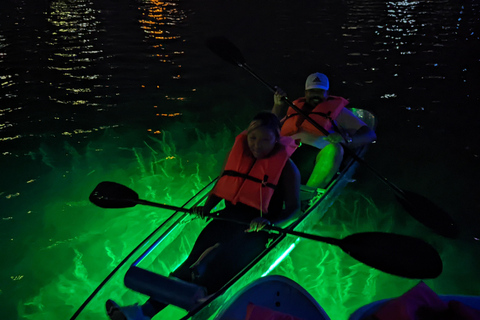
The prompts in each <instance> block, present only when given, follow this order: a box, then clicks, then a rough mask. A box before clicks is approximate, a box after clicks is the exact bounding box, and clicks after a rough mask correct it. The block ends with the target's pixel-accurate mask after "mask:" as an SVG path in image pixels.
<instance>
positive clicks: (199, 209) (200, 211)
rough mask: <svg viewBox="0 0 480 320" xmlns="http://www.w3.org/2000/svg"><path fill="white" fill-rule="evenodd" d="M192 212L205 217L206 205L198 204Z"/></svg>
mask: <svg viewBox="0 0 480 320" xmlns="http://www.w3.org/2000/svg"><path fill="white" fill-rule="evenodd" d="M190 213H191V214H193V215H195V216H197V217H199V218H201V219H203V218H204V217H205V212H204V207H203V206H198V207H193V208H192V209H191V211H190Z"/></svg>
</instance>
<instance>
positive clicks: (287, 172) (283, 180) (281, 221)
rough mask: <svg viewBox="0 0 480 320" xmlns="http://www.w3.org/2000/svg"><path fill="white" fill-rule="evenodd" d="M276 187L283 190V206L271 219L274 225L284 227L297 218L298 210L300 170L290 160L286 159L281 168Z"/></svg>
mask: <svg viewBox="0 0 480 320" xmlns="http://www.w3.org/2000/svg"><path fill="white" fill-rule="evenodd" d="M279 183H280V184H279V185H277V188H281V190H283V192H282V194H283V195H284V197H285V198H284V201H285V208H284V209H283V210H282V212H281V213H280V215H279V216H278V218H277V219H275V220H272V221H271V223H273V224H274V225H275V226H276V227H280V228H286V227H288V226H289V225H290V224H292V223H293V222H294V221H295V220H297V219H298V217H299V216H300V214H301V213H302V212H301V210H300V171H298V168H297V166H296V165H295V164H294V163H293V161H292V160H290V159H289V160H288V161H287V163H286V164H285V167H284V168H283V171H282V175H281V177H280V180H279Z"/></svg>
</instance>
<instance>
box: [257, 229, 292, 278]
mask: <svg viewBox="0 0 480 320" xmlns="http://www.w3.org/2000/svg"><path fill="white" fill-rule="evenodd" d="M297 241H298V238H297V240H295V242H297ZM295 242H294V243H292V244H291V245H290V247H288V249H287V250H285V252H284V253H282V255H281V256H280V257H278V259H277V260H275V262H274V263H273V264H272V265H271V266H270V267H269V268H268V269H267V271H265V273H264V274H262V277H265V276H266V275H268V274H269V273H270V272H271V271H272V270H273V269H275V267H276V266H277V265H278V264H279V263H280V262H282V261H283V259H285V257H286V256H287V255H288V254H289V253H290V251H292V250H293V249H294V248H295Z"/></svg>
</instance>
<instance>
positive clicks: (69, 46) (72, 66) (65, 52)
mask: <svg viewBox="0 0 480 320" xmlns="http://www.w3.org/2000/svg"><path fill="white" fill-rule="evenodd" d="M98 14H99V12H98V11H97V10H95V9H93V2H92V1H75V2H71V1H68V2H64V1H53V2H52V3H51V5H50V12H49V14H48V18H47V21H48V22H49V23H50V24H51V25H52V26H53V29H52V30H51V39H50V40H48V41H47V43H48V45H49V46H50V47H51V51H50V54H49V56H48V66H47V68H48V69H49V70H50V72H49V76H51V77H52V80H53V79H55V80H56V81H51V82H50V83H49V85H50V86H51V87H52V88H53V89H54V90H53V91H52V92H51V94H50V95H49V99H50V100H52V101H55V102H57V103H60V104H69V105H88V106H99V105H100V104H99V103H98V102H95V101H92V99H91V98H92V97H95V96H94V95H92V92H94V91H95V90H96V88H98V87H101V86H102V85H101V84H99V82H98V81H97V80H98V79H100V78H101V76H100V75H99V74H98V71H97V70H96V66H97V64H98V63H100V62H101V61H102V60H103V56H102V49H101V46H100V44H99V43H98V41H97V37H98V33H100V32H102V30H101V29H100V28H99V21H98V18H97V15H98ZM103 77H108V76H107V75H103Z"/></svg>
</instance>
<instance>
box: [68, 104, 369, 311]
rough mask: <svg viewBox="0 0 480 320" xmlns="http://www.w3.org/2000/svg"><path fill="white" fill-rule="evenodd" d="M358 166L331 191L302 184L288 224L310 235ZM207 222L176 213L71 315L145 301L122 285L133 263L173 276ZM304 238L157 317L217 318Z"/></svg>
mask: <svg viewBox="0 0 480 320" xmlns="http://www.w3.org/2000/svg"><path fill="white" fill-rule="evenodd" d="M354 112H355V113H356V114H357V115H358V116H359V117H360V118H362V119H364V121H365V122H366V123H367V124H368V125H369V126H372V127H375V123H374V121H375V119H374V117H373V115H372V114H370V113H369V112H368V111H364V110H361V109H358V110H354ZM372 121H373V123H372ZM365 152H366V148H362V149H359V150H357V155H358V156H359V157H362V156H363V155H364V153H365ZM357 166H358V163H357V162H356V161H354V160H353V159H346V160H345V161H344V163H343V165H342V169H341V172H339V173H338V174H337V176H336V177H335V178H334V179H333V180H332V182H331V183H330V184H329V186H328V187H327V188H326V189H319V190H313V192H312V190H310V189H307V188H302V191H301V192H302V198H307V199H309V200H308V205H305V206H304V207H305V208H306V209H305V210H304V211H303V214H302V216H301V217H300V218H299V219H298V220H297V221H296V222H295V223H294V224H293V225H291V226H290V227H289V228H290V229H291V230H294V231H299V232H306V233H309V232H310V231H311V229H312V227H313V226H314V225H315V224H316V223H317V222H318V221H319V220H320V219H322V217H323V216H324V214H325V213H326V212H327V210H328V208H329V207H330V206H331V205H332V204H333V203H334V201H335V199H336V198H337V197H338V196H339V195H340V194H341V191H342V190H343V189H344V187H345V186H346V185H347V184H348V183H349V182H351V181H352V175H353V174H354V171H355V169H356V167H357ZM215 182H216V179H215V180H213V181H211V182H210V183H209V184H208V185H207V186H205V187H204V188H203V189H202V190H201V191H199V192H198V193H197V194H196V195H195V196H194V197H192V198H191V199H190V200H189V201H187V202H186V203H185V204H184V205H183V207H184V208H191V207H194V206H197V205H202V203H203V202H204V201H205V200H206V198H207V196H208V194H209V192H210V191H211V189H212V188H213V186H214V185H215ZM217 209H221V208H217ZM206 224H207V222H206V221H204V220H202V219H198V218H195V217H194V216H192V215H189V214H187V213H183V212H178V211H177V212H174V213H173V214H172V215H171V216H170V217H169V218H167V219H166V220H165V221H164V222H163V223H162V224H161V225H160V226H159V227H158V228H157V229H156V230H155V231H153V232H152V233H151V234H150V235H149V236H148V237H147V238H146V239H145V240H144V241H143V242H142V243H140V244H139V245H138V246H137V247H136V248H135V249H134V251H132V252H131V253H130V254H129V255H128V256H127V257H126V258H125V259H124V260H123V261H122V262H121V263H120V264H119V265H118V266H117V267H116V268H115V269H114V270H113V271H112V272H111V273H110V274H109V276H107V278H106V279H105V280H104V281H103V282H102V283H101V284H100V285H99V286H98V287H97V288H96V289H95V290H94V291H93V293H92V294H91V295H90V297H89V298H88V299H87V300H86V301H85V303H84V304H83V305H82V306H81V307H80V308H79V309H78V310H77V312H76V313H75V315H74V316H73V317H72V318H71V319H107V315H106V312H105V307H104V305H105V301H106V300H107V299H113V300H115V301H116V302H117V303H118V304H120V305H132V304H135V303H140V304H142V303H143V302H145V301H146V300H147V299H148V297H146V296H145V295H142V294H139V293H137V292H134V291H132V290H130V289H128V288H126V287H125V286H124V285H123V279H124V276H125V274H126V272H127V271H128V269H129V268H130V266H136V267H139V268H142V269H145V270H148V271H152V272H155V273H157V274H160V275H163V276H168V275H169V274H170V273H171V272H172V271H173V270H175V269H176V268H177V267H178V266H179V265H180V264H181V263H182V262H183V261H184V260H185V259H186V258H187V256H188V254H189V253H190V250H191V248H192V247H193V244H194V242H195V240H196V238H197V237H198V235H199V234H200V232H201V231H202V229H203V228H204V227H205V225H206ZM299 241H301V238H299V237H297V236H291V235H288V234H282V235H279V236H278V237H277V238H276V239H275V240H274V241H273V242H272V243H271V244H270V246H269V247H268V248H266V249H265V250H264V252H263V253H262V254H261V255H260V256H258V257H257V258H256V259H255V260H254V261H252V262H251V263H250V264H249V265H248V266H247V267H246V268H245V269H244V270H242V271H241V272H240V273H239V274H237V275H236V276H235V277H234V278H232V279H231V280H230V281H229V282H228V283H227V284H226V285H225V286H224V287H223V288H222V289H221V290H219V291H218V292H216V293H214V294H213V295H211V296H210V297H209V298H208V299H207V300H206V301H204V302H203V303H201V304H199V305H198V306H197V307H196V308H195V309H193V310H191V311H190V312H187V311H185V310H183V309H180V308H177V307H174V306H169V307H167V308H166V309H164V310H163V311H162V312H160V313H159V314H158V315H157V316H156V317H154V319H160V318H163V319H167V318H168V319H182V320H184V319H185V320H186V319H205V320H206V319H213V318H214V316H215V315H216V313H217V312H218V310H219V309H220V308H221V306H222V305H223V304H225V302H226V301H228V300H229V299H231V298H232V297H233V295H234V294H235V293H236V292H238V291H239V290H240V289H242V288H243V287H245V286H246V285H248V284H249V283H251V282H253V281H254V280H256V279H258V278H260V277H264V276H266V275H268V274H269V273H270V272H271V271H272V270H273V269H274V268H275V267H276V266H277V265H278V264H279V263H280V262H281V261H282V260H283V259H284V258H285V257H286V256H287V255H288V254H289V253H290V252H291V251H292V250H293V249H294V248H295V247H296V246H297V244H298V243H299Z"/></svg>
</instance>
